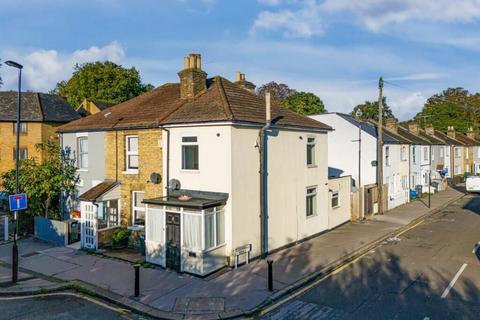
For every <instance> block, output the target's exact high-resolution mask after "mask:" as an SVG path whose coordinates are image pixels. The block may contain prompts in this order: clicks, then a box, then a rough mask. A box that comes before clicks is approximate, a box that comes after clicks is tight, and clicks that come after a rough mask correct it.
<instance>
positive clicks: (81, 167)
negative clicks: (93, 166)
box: [77, 136, 89, 170]
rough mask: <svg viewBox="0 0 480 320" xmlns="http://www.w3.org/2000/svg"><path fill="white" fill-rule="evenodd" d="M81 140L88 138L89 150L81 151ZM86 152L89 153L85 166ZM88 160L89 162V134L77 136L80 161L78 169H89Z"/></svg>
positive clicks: (78, 160) (78, 158) (78, 159)
mask: <svg viewBox="0 0 480 320" xmlns="http://www.w3.org/2000/svg"><path fill="white" fill-rule="evenodd" d="M81 140H86V141H87V151H86V152H85V151H84V152H82V151H81ZM84 154H86V155H87V165H86V166H84V164H83V161H82V160H81V159H82V155H84ZM88 162H89V157H88V136H81V137H77V163H78V166H77V167H78V169H80V170H87V169H88Z"/></svg>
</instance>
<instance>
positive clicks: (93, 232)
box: [80, 201, 97, 249]
mask: <svg viewBox="0 0 480 320" xmlns="http://www.w3.org/2000/svg"><path fill="white" fill-rule="evenodd" d="M80 206H81V215H82V225H81V235H82V239H81V240H82V242H81V243H82V248H86V249H96V248H97V207H96V206H95V205H94V204H93V203H91V202H86V201H82V202H81V205H80Z"/></svg>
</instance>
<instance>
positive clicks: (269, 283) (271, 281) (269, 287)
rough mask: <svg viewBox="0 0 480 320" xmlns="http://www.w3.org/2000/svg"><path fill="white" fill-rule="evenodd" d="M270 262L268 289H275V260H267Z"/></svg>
mask: <svg viewBox="0 0 480 320" xmlns="http://www.w3.org/2000/svg"><path fill="white" fill-rule="evenodd" d="M267 263H268V291H273V260H267Z"/></svg>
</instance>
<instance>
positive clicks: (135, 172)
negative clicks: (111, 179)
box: [122, 170, 138, 174]
mask: <svg viewBox="0 0 480 320" xmlns="http://www.w3.org/2000/svg"><path fill="white" fill-rule="evenodd" d="M122 174H138V170H127V171H122Z"/></svg>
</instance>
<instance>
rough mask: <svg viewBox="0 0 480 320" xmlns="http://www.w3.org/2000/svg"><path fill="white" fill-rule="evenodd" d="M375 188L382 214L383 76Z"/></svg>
mask: <svg viewBox="0 0 480 320" xmlns="http://www.w3.org/2000/svg"><path fill="white" fill-rule="evenodd" d="M378 91H379V94H378V134H377V190H378V214H383V78H382V77H380V79H379V80H378Z"/></svg>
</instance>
